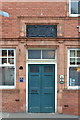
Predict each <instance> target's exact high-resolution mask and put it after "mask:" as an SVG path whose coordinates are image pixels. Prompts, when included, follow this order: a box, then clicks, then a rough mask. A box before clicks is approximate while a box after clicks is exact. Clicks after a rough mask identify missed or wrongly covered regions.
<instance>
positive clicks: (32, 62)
mask: <svg viewBox="0 0 80 120" xmlns="http://www.w3.org/2000/svg"><path fill="white" fill-rule="evenodd" d="M29 64H54V65H55V112H57V63H56V61H54V62H50V61H49V62H48V61H46V62H45V61H41V62H40V61H39V62H38V61H37V62H36V61H27V62H26V112H28V65H29Z"/></svg>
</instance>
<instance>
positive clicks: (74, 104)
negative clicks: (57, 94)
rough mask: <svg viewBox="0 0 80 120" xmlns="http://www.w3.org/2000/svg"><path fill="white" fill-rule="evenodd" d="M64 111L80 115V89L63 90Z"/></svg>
mask: <svg viewBox="0 0 80 120" xmlns="http://www.w3.org/2000/svg"><path fill="white" fill-rule="evenodd" d="M62 113H64V114H72V115H80V90H63V94H62Z"/></svg>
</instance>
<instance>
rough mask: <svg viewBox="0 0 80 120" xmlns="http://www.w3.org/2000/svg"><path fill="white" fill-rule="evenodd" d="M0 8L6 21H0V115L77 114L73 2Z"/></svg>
mask: <svg viewBox="0 0 80 120" xmlns="http://www.w3.org/2000/svg"><path fill="white" fill-rule="evenodd" d="M75 5H76V2H75ZM79 5H80V4H79ZM72 9H73V11H70V10H72ZM2 10H3V11H5V12H8V13H9V14H10V17H9V18H6V17H2V38H0V76H1V80H0V94H2V95H1V100H2V109H1V111H4V112H33V113H34V112H53V113H54V112H58V113H64V114H73V115H80V105H79V98H80V96H79V94H80V93H79V92H80V90H79V86H80V82H79V80H80V37H79V36H80V31H79V19H80V18H79V16H78V14H77V11H76V10H75V6H74V2H73V0H72V1H65V2H11V3H10V2H3V3H2ZM78 11H79V10H78ZM79 14H80V13H79ZM55 26H56V27H55ZM46 31H47V32H46ZM53 33H54V35H53ZM46 76H47V77H46ZM39 77H40V78H39ZM34 83H35V84H34Z"/></svg>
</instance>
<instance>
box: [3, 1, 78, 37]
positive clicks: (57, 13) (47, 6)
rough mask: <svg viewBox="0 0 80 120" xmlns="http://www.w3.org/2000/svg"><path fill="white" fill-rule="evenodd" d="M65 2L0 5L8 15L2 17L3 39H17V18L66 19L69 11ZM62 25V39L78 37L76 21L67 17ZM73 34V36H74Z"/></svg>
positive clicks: (18, 28)
mask: <svg viewBox="0 0 80 120" xmlns="http://www.w3.org/2000/svg"><path fill="white" fill-rule="evenodd" d="M66 5H67V3H66V2H53V3H52V2H50V3H49V2H42V3H40V2H39V3H38V2H33V3H30V2H13V3H12V2H11V3H10V2H8V3H5V2H4V3H2V10H3V11H5V12H8V13H9V14H10V18H6V17H3V24H2V25H3V27H2V33H3V34H2V35H3V38H18V37H19V32H20V23H19V18H18V17H19V16H27V17H29V16H32V17H33V16H34V17H50V16H51V17H57V18H61V17H63V18H65V17H67V12H69V9H67V7H66ZM62 23H63V24H64V29H63V32H64V36H63V37H78V35H79V34H78V28H77V25H78V19H77V18H74V19H73V17H69V18H68V19H67V20H65V19H62ZM74 33H75V34H74Z"/></svg>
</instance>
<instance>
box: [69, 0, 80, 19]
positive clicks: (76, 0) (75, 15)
mask: <svg viewBox="0 0 80 120" xmlns="http://www.w3.org/2000/svg"><path fill="white" fill-rule="evenodd" d="M71 1H72V0H69V16H70V17H78V16H80V14H71ZM73 2H78V0H75V1H73Z"/></svg>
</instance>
